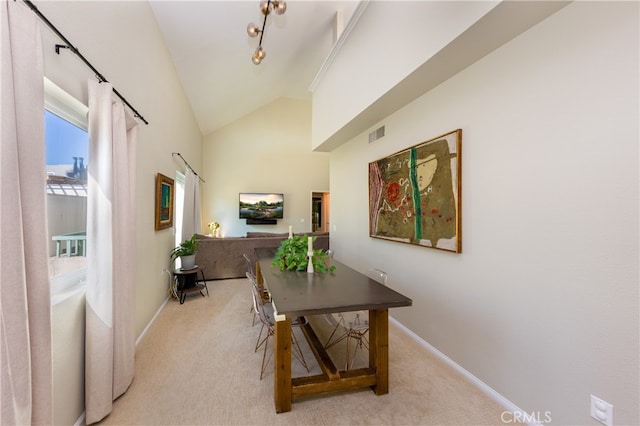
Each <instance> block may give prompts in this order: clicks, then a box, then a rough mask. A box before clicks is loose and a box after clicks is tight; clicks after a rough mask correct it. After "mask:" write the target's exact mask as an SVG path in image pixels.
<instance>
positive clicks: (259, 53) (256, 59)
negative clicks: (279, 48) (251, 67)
mask: <svg viewBox="0 0 640 426" xmlns="http://www.w3.org/2000/svg"><path fill="white" fill-rule="evenodd" d="M265 56H267V52H265V51H264V49H262V46H260V47H258V48H257V49H256V51H255V52H254V53H253V57H252V58H251V59H252V60H253V63H254V64H256V65H259V64H260V62H262V60H263V59H264V57H265Z"/></svg>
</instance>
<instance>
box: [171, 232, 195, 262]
mask: <svg viewBox="0 0 640 426" xmlns="http://www.w3.org/2000/svg"><path fill="white" fill-rule="evenodd" d="M196 235H197V234H193V235H192V236H191V238H189V239H188V240H184V241H183V242H181V243H180V245H179V246H178V247H176V248H174V249H173V250H171V260H176V259H177V258H178V257H180V256H190V255H192V254H196V249H197V248H198V241H196Z"/></svg>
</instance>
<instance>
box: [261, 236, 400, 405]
mask: <svg viewBox="0 0 640 426" xmlns="http://www.w3.org/2000/svg"><path fill="white" fill-rule="evenodd" d="M274 250H275V249H272V248H265V249H256V250H255V253H256V257H257V265H256V278H257V280H258V281H259V282H260V283H262V284H263V285H264V286H265V288H266V289H267V290H268V291H269V294H270V295H271V301H272V304H273V308H274V313H275V338H274V376H275V377H274V403H275V409H276V412H278V413H282V412H287V411H291V405H292V401H293V400H294V399H298V398H302V397H306V396H310V395H316V394H324V393H330V392H338V391H344V390H349V389H359V388H366V387H370V388H371V389H372V390H373V391H374V392H375V394H376V395H384V394H387V393H389V309H390V308H397V307H403V306H411V303H412V301H411V299H410V298H408V297H406V296H404V295H402V294H400V293H398V292H397V291H394V290H392V289H391V288H389V287H386V286H384V285H382V284H380V283H378V282H377V281H375V280H373V279H371V278H369V277H368V276H366V275H364V274H362V273H360V272H358V271H356V270H354V269H352V268H350V267H349V266H347V265H345V264H343V263H341V262H339V261H337V260H335V259H331V260H330V262H331V265H333V266H335V270H334V271H332V272H326V273H317V272H316V273H308V272H306V271H281V270H280V268H278V267H277V266H273V265H272V261H273V258H274V254H275V251H274ZM360 310H368V311H369V365H368V367H365V368H355V369H349V370H346V371H341V370H338V369H337V368H336V366H335V365H334V363H333V361H332V360H331V358H330V356H329V354H328V353H327V352H326V350H325V349H324V347H323V345H322V343H321V342H320V340H319V339H318V337H317V335H316V333H315V332H314V330H313V328H312V326H311V325H310V324H309V322H307V324H306V325H304V326H303V327H302V332H303V333H304V335H305V337H306V339H307V341H308V342H309V346H310V348H311V351H312V352H313V355H314V357H315V358H316V361H317V362H318V365H319V366H320V368H321V371H322V374H317V375H312V376H302V377H292V376H291V320H292V318H298V317H304V316H310V315H323V314H331V313H336V312H348V311H360Z"/></svg>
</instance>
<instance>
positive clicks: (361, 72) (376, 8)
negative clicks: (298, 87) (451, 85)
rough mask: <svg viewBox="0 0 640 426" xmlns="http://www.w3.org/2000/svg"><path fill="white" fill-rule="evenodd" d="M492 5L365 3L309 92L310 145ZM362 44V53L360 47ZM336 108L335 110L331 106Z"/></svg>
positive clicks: (478, 17) (406, 2)
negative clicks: (318, 80)
mask: <svg viewBox="0 0 640 426" xmlns="http://www.w3.org/2000/svg"><path fill="white" fill-rule="evenodd" d="M497 3H499V2H497V1H493V2H490V1H473V2H470V1H453V2H451V1H445V2H443V1H403V2H398V1H374V2H370V3H368V5H367V6H366V9H365V12H364V13H363V15H362V17H361V18H360V19H359V21H358V23H357V26H356V29H355V30H354V31H353V32H352V33H351V34H350V36H349V39H348V41H347V42H346V43H345V44H344V46H343V47H342V49H341V50H340V52H339V53H338V58H337V59H336V60H335V62H333V64H332V65H331V67H330V68H329V69H328V71H327V73H326V74H325V75H324V77H323V79H322V81H321V82H320V83H319V85H318V87H317V88H316V90H314V92H313V103H314V110H313V137H312V139H313V142H312V143H313V147H314V148H316V147H318V145H320V144H321V143H322V142H324V141H325V139H327V138H328V137H329V136H330V135H331V134H333V133H334V132H336V131H338V130H339V129H340V128H341V127H343V126H344V125H345V124H346V123H347V122H348V120H350V119H352V118H353V117H355V116H357V115H358V114H359V113H361V112H362V111H363V110H364V109H365V108H366V107H368V106H369V105H370V104H371V103H373V102H374V101H375V100H376V99H378V98H379V97H380V96H381V95H382V94H384V93H385V92H387V91H388V90H389V89H391V88H392V87H393V86H394V85H395V84H396V83H397V82H398V81H399V80H401V79H403V78H404V77H406V76H407V75H408V74H409V73H411V72H412V71H414V70H415V69H416V68H417V67H418V66H419V65H421V64H422V63H423V62H425V61H426V60H427V59H429V58H431V57H432V56H433V55H434V54H435V53H437V52H438V51H439V50H440V49H441V48H442V46H445V45H447V44H448V43H450V42H451V41H452V40H453V39H454V38H455V37H457V36H458V35H459V34H460V33H462V32H464V31H465V30H466V29H467V28H468V27H469V26H471V25H472V24H473V23H474V22H476V21H477V20H478V19H480V18H481V17H482V16H483V15H484V14H486V13H487V12H489V11H490V10H491V9H492V8H493V7H495V5H496V4H497ZM452 17H455V19H452ZM427 34H428V35H429V36H428V37H427V36H425V35H427ZM363 44H366V45H367V46H368V47H367V49H361V48H360V46H362V45H363ZM363 76H365V77H364V78H363ZM367 77H368V78H367ZM336 104H337V105H339V107H333V106H334V105H336ZM316 105H317V106H319V107H318V108H316Z"/></svg>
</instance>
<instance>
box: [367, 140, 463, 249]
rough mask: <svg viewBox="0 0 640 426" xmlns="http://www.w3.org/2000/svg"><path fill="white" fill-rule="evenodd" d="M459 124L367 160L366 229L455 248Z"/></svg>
mask: <svg viewBox="0 0 640 426" xmlns="http://www.w3.org/2000/svg"><path fill="white" fill-rule="evenodd" d="M461 145H462V130H461V129H458V130H454V131H452V132H450V133H446V134H444V135H442V136H438V137H437V138H433V139H430V140H428V141H426V142H422V143H420V144H418V145H415V146H412V147H410V148H407V149H405V150H403V151H400V152H397V153H395V154H391V155H390V156H388V157H385V158H382V159H380V160H377V161H373V162H371V163H369V235H370V236H371V237H373V238H382V239H386V240H392V241H398V242H403V243H408V244H415V245H419V246H423V247H432V248H436V249H441V250H446V251H451V252H455V253H460V252H461V250H462V238H461V233H460V231H461V225H460V207H461V200H460V192H461V186H460V184H461V157H460V150H461Z"/></svg>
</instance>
